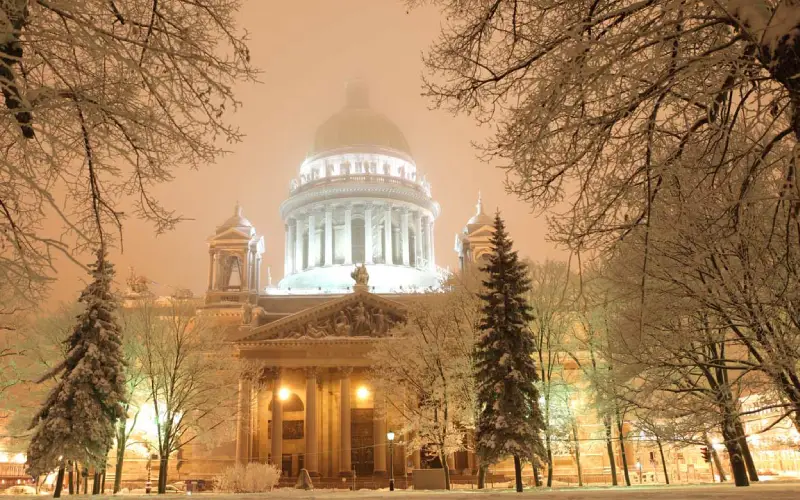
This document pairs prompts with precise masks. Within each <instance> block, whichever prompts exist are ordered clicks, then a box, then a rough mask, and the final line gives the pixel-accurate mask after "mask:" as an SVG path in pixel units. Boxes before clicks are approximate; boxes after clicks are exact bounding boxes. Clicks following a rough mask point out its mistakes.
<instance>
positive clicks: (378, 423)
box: [372, 393, 386, 476]
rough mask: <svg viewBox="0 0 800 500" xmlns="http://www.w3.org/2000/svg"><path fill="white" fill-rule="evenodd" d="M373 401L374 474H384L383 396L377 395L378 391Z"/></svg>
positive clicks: (384, 417) (384, 416) (384, 422)
mask: <svg viewBox="0 0 800 500" xmlns="http://www.w3.org/2000/svg"><path fill="white" fill-rule="evenodd" d="M374 400H375V403H374V404H373V408H374V410H373V412H374V413H373V417H372V418H373V428H372V429H373V430H372V433H373V439H374V440H375V443H374V444H375V453H374V460H375V462H374V463H375V475H376V476H384V475H386V407H385V404H384V403H383V397H379V395H378V393H376V394H375V397H374Z"/></svg>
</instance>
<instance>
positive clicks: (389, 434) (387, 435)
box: [386, 431, 394, 441]
mask: <svg viewBox="0 0 800 500" xmlns="http://www.w3.org/2000/svg"><path fill="white" fill-rule="evenodd" d="M386 439H388V440H389V441H394V432H392V431H389V432H387V433H386Z"/></svg>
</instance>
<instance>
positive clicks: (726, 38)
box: [409, 0, 800, 250]
mask: <svg viewBox="0 0 800 500" xmlns="http://www.w3.org/2000/svg"><path fill="white" fill-rule="evenodd" d="M409 3H411V4H412V5H413V4H418V3H425V0H418V1H417V0H410V2H409ZM431 3H434V4H436V5H438V6H440V7H441V9H442V10H443V11H444V14H445V15H446V20H447V21H446V23H447V24H446V26H445V27H444V28H443V29H442V33H441V35H440V37H439V39H438V40H437V41H436V42H435V43H434V44H433V46H432V47H431V49H430V51H429V52H428V54H427V55H426V57H425V63H426V65H427V68H428V71H429V76H428V78H427V79H426V82H425V88H426V91H427V94H428V95H429V96H430V97H431V99H432V101H433V102H434V104H436V105H439V106H445V107H448V108H450V109H451V110H453V111H455V112H469V113H473V114H475V115H476V116H477V117H478V119H480V120H486V121H489V120H491V121H494V122H496V123H497V130H498V132H497V134H496V136H495V137H494V139H493V140H491V141H490V142H489V143H488V144H486V146H485V152H486V154H487V158H488V159H491V160H493V161H494V162H495V163H496V164H498V165H499V166H500V167H502V168H505V169H507V170H508V173H509V179H508V184H507V187H508V189H509V190H510V191H511V192H513V193H515V194H517V195H518V196H520V197H521V198H522V199H524V200H526V201H529V202H530V203H531V204H532V205H533V206H534V207H535V208H540V209H548V208H552V207H553V206H555V204H557V203H561V202H566V203H568V205H567V206H568V209H567V210H562V211H559V213H558V214H552V216H551V220H552V222H553V231H552V236H553V237H554V238H555V239H556V241H559V242H562V243H565V244H567V245H568V246H569V247H570V248H573V249H578V250H583V249H586V248H591V247H592V246H600V247H603V246H607V245H608V244H610V243H612V242H614V241H616V239H618V238H619V237H620V235H623V234H625V233H626V232H628V231H630V229H631V228H633V227H636V226H638V225H642V224H644V225H647V224H649V222H650V219H649V217H650V210H649V207H650V206H651V204H652V202H653V201H654V200H655V199H657V198H658V196H659V195H660V189H661V186H662V182H663V180H664V178H665V177H666V176H668V175H669V173H670V170H671V169H672V167H673V166H674V165H676V164H681V163H688V162H693V163H694V164H696V165H702V170H704V171H708V170H709V169H711V170H716V169H718V168H720V167H724V166H725V165H727V164H728V163H729V162H730V160H731V158H732V157H735V156H736V155H738V154H739V153H738V152H736V151H729V150H727V148H726V146H727V145H729V135H728V132H729V131H730V130H732V129H733V128H734V127H736V126H739V127H741V128H742V129H745V130H747V131H748V137H749V139H750V140H749V141H747V143H745V144H747V145H748V146H752V147H754V148H756V147H757V146H758V145H759V144H764V145H767V147H766V148H764V149H763V150H762V151H760V153H763V157H762V155H761V154H757V155H754V157H753V159H752V160H753V161H752V162H750V163H749V164H747V165H740V167H739V168H740V169H742V171H750V172H751V175H752V176H753V177H759V176H760V175H762V169H764V168H766V167H765V165H769V164H770V163H771V161H770V160H771V158H773V157H774V155H777V154H781V155H786V154H787V153H786V152H785V151H784V152H782V153H778V152H776V151H773V147H774V146H775V145H778V144H783V143H785V144H788V145H789V150H791V147H792V146H793V145H794V144H796V143H797V140H798V138H800V118H798V117H800V110H798V108H797V106H798V102H800V83H798V81H797V79H796V78H794V76H792V75H796V72H797V70H796V68H797V67H798V56H797V53H798V51H797V50H796V49H795V47H796V44H798V43H800V42H798V40H800V36H798V35H799V34H800V14H798V12H800V5H798V4H797V2H795V1H794V0H714V1H695V2H686V1H683V0H647V1H641V2H627V1H619V0H577V1H573V2H555V3H554V2H551V1H548V0H531V1H526V2H519V1H517V0H493V1H489V2H484V1H481V0H432V1H431ZM692 144H697V145H700V146H701V147H700V149H699V150H700V151H702V159H701V160H702V161H700V162H698V161H697V160H698V158H696V157H695V158H691V159H689V158H685V157H684V154H685V152H686V151H687V146H688V145H692ZM790 156H791V155H790ZM790 156H789V157H790ZM764 160H766V161H764ZM698 168H699V167H698ZM795 169H796V165H795V162H794V161H792V162H787V163H786V164H785V165H784V169H783V171H782V178H783V179H785V180H786V181H787V182H786V184H785V185H784V186H779V187H778V190H777V191H775V192H773V193H772V198H771V199H772V202H773V204H774V205H780V206H787V205H791V206H795V205H796V204H797V203H796V202H795V201H792V200H795V199H796V198H797V194H798V191H797V189H798V188H797V185H796V184H795V183H793V182H792V179H794V178H795V177H796V175H795ZM742 180H743V181H744V182H745V183H746V182H747V180H746V179H742ZM743 187H746V185H744V184H743ZM745 192H746V189H745ZM789 195H791V198H787V196H789ZM791 220H792V221H793V222H792V223H793V224H794V223H796V222H797V220H796V218H795V216H792V218H791Z"/></svg>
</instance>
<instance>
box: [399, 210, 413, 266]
mask: <svg viewBox="0 0 800 500" xmlns="http://www.w3.org/2000/svg"><path fill="white" fill-rule="evenodd" d="M400 247H401V248H402V251H403V265H404V266H407V265H408V262H409V259H410V258H411V256H410V252H409V251H408V209H407V208H404V209H403V215H402V216H401V218H400Z"/></svg>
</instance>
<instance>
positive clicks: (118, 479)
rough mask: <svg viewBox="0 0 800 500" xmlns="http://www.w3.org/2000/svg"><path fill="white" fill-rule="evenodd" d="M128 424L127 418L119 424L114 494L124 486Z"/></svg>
mask: <svg viewBox="0 0 800 500" xmlns="http://www.w3.org/2000/svg"><path fill="white" fill-rule="evenodd" d="M126 425H127V424H126V421H125V420H122V421H121V423H119V424H117V463H116V465H115V466H114V490H113V493H114V494H117V493H119V490H120V489H121V488H122V467H123V464H124V463H125V448H126V447H127V445H128V443H127V440H126V439H125V437H126V436H125V426H126ZM148 453H149V452H148Z"/></svg>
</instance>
